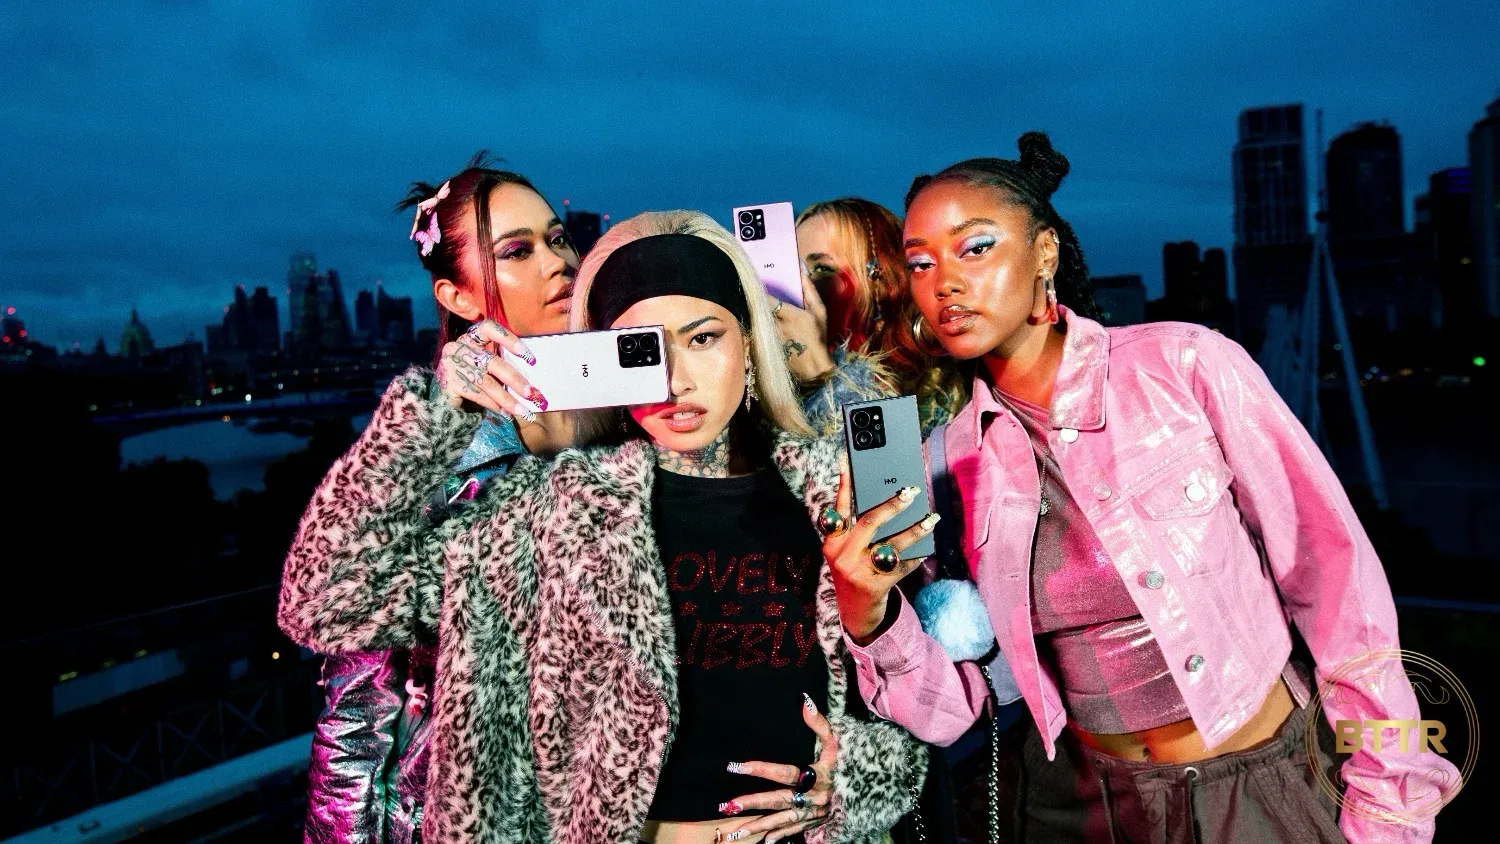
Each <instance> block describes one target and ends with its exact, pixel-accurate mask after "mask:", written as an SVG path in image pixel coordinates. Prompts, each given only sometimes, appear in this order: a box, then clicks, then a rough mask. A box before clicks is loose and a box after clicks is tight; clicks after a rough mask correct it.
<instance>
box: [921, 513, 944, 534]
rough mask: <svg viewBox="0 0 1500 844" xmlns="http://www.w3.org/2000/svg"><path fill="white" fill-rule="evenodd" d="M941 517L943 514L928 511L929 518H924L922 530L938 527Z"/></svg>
mask: <svg viewBox="0 0 1500 844" xmlns="http://www.w3.org/2000/svg"><path fill="white" fill-rule="evenodd" d="M941 518H942V516H940V515H938V514H937V513H928V514H927V518H925V519H923V520H922V530H924V531H930V530H932V529H933V528H935V527H937V523H938V520H939V519H941Z"/></svg>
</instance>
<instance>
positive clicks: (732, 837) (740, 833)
mask: <svg viewBox="0 0 1500 844" xmlns="http://www.w3.org/2000/svg"><path fill="white" fill-rule="evenodd" d="M749 834H750V833H748V832H746V831H744V830H743V829H736V830H735V831H734V832H731V833H729V834H728V835H726V836H724V840H725V841H738V840H740V839H741V838H744V837H745V836H747V835H749Z"/></svg>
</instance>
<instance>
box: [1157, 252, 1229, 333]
mask: <svg viewBox="0 0 1500 844" xmlns="http://www.w3.org/2000/svg"><path fill="white" fill-rule="evenodd" d="M1162 282H1163V288H1164V291H1165V295H1164V296H1163V297H1162V299H1161V300H1160V301H1159V302H1157V303H1153V304H1152V309H1153V312H1154V316H1155V317H1156V318H1160V319H1171V320H1183V321H1185V322H1196V323H1198V324H1199V325H1207V326H1209V327H1210V328H1216V329H1219V330H1220V331H1228V330H1230V329H1231V328H1232V326H1231V325H1230V322H1231V321H1232V320H1231V316H1232V310H1231V308H1230V306H1229V273H1228V269H1227V261H1226V258H1225V255H1224V250H1222V249H1209V250H1207V251H1205V252H1204V253H1203V254H1202V256H1201V257H1200V256H1199V254H1198V244H1196V243H1194V242H1193V241H1191V240H1187V241H1183V242H1182V243H1168V244H1166V245H1164V246H1163V247H1162Z"/></svg>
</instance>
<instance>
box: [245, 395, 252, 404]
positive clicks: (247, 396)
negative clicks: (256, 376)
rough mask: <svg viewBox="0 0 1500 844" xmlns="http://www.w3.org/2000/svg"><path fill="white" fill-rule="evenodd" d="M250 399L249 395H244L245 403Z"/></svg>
mask: <svg viewBox="0 0 1500 844" xmlns="http://www.w3.org/2000/svg"><path fill="white" fill-rule="evenodd" d="M250 399H251V396H250V394H249V393H246V394H245V401H246V402H248V401H250Z"/></svg>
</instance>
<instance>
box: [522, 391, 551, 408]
mask: <svg viewBox="0 0 1500 844" xmlns="http://www.w3.org/2000/svg"><path fill="white" fill-rule="evenodd" d="M526 397H527V398H529V399H531V403H532V404H534V405H536V406H537V407H539V408H541V409H542V410H546V409H547V397H546V396H544V395H542V391H541V390H538V389H537V388H535V387H532V388H531V390H530V391H528V392H527V394H526Z"/></svg>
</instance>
